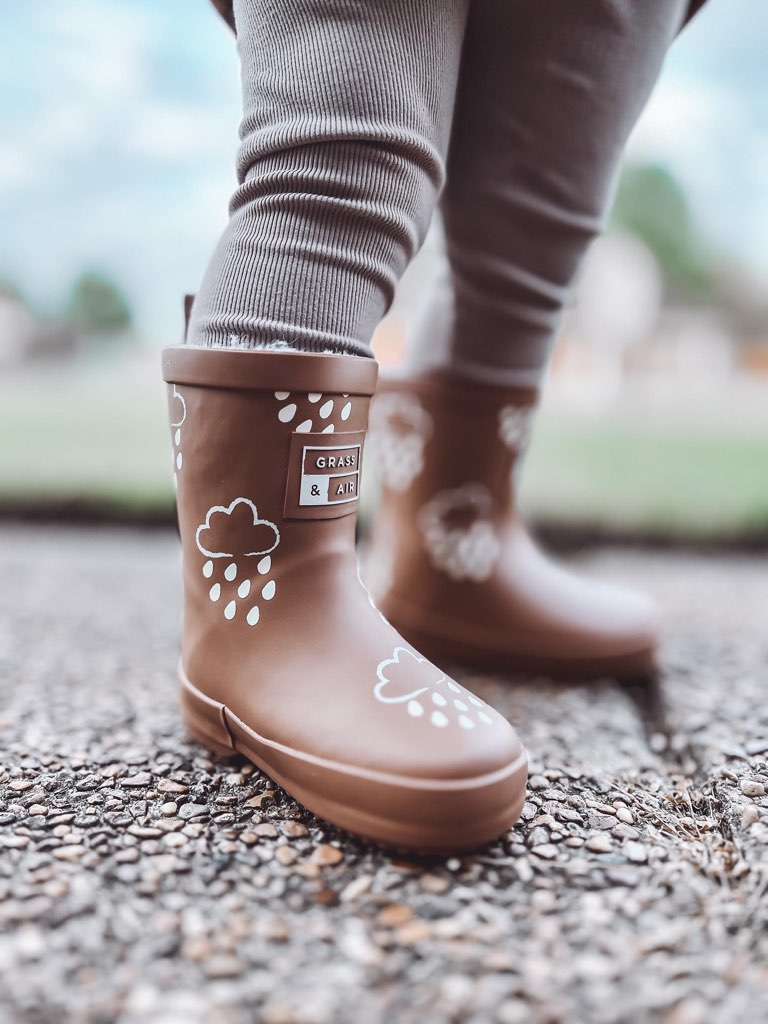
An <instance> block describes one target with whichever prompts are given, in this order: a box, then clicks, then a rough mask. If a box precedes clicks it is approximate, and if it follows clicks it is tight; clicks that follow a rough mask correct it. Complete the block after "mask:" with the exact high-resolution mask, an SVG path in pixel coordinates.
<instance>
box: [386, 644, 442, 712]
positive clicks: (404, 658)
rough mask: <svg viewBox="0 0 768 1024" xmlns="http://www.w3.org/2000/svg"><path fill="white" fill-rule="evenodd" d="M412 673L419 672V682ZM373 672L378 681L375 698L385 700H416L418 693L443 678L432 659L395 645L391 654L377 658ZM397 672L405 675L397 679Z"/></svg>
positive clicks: (394, 701)
mask: <svg viewBox="0 0 768 1024" xmlns="http://www.w3.org/2000/svg"><path fill="white" fill-rule="evenodd" d="M393 666H397V668H393ZM415 673H418V675H419V676H422V678H423V683H422V684H421V685H419V684H418V682H416V681H415V680H414V674H415ZM376 675H377V676H378V677H379V681H378V683H377V684H376V686H375V687H374V690H373V692H374V695H375V697H376V699H377V700H380V701H382V702H383V703H384V704H406V703H408V702H409V701H415V700H416V698H417V697H420V696H421V694H423V693H426V692H427V690H429V689H430V688H431V687H433V686H437V684H438V683H442V682H443V680H444V679H445V673H444V672H441V671H440V669H438V668H435V666H434V665H433V664H432V662H430V661H427V659H426V658H422V657H420V656H419V655H418V654H414V653H413V651H409V650H408V649H407V648H405V647H396V648H395V649H394V651H392V657H391V658H385V659H384V661H381V662H379V666H378V668H377V669H376ZM398 676H400V677H403V676H404V677H405V678H399V679H398ZM414 684H415V685H414ZM387 691H388V692H387Z"/></svg>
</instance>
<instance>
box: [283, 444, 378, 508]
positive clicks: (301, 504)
mask: <svg viewBox="0 0 768 1024" xmlns="http://www.w3.org/2000/svg"><path fill="white" fill-rule="evenodd" d="M364 441H365V432H364V431H362V430H355V431H349V432H346V433H338V434H303V433H298V432H296V433H294V434H293V435H292V436H291V453H290V464H289V467H288V482H287V485H286V491H285V516H286V518H287V519H330V518H333V517H335V516H345V515H349V514H350V513H351V512H354V511H355V510H356V508H357V498H358V491H359V488H360V470H361V462H362V454H363V442H364Z"/></svg>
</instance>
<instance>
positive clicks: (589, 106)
mask: <svg viewBox="0 0 768 1024" xmlns="http://www.w3.org/2000/svg"><path fill="white" fill-rule="evenodd" d="M687 6H688V5H687V0H649V2H642V3H638V2H636V0H580V2H579V3H570V2H567V0H516V2H515V3H509V2H507V0H473V3H472V6H471V10H470V14H469V19H468V22H467V29H466V37H465V48H464V56H463V63H462V71H461V76H460V80H459V89H458V95H457V98H456V113H455V119H454V127H453V134H452V138H451V148H450V152H449V158H448V179H447V184H446V188H445V192H444V194H443V199H442V211H443V216H444V222H445V230H446V236H447V242H446V248H447V266H446V268H445V270H444V272H443V273H442V274H441V275H439V278H442V281H441V283H437V284H436V287H435V291H434V293H433V295H432V296H431V298H430V301H429V303H428V307H429V308H428V311H427V313H426V315H425V317H424V321H423V324H422V326H421V328H420V329H419V331H418V332H417V339H416V342H417V343H416V352H415V354H414V355H415V359H416V360H417V361H418V362H419V363H420V364H422V365H423V364H425V363H426V364H429V363H432V364H434V363H438V362H441V363H443V364H448V365H451V366H452V367H453V368H454V369H456V370H458V371H460V372H462V373H465V374H468V375H471V376H474V377H476V378H479V379H488V380H492V381H495V382H498V381H499V379H500V378H499V375H500V374H501V377H502V379H505V380H507V381H508V382H509V383H514V384H520V385H524V386H536V384H537V383H538V381H539V378H540V376H541V373H542V371H543V369H544V367H545V366H546V363H547V359H548V356H549V353H550V350H551V347H552V340H553V336H554V334H555V331H556V329H557V326H558V323H559V320H560V314H561V312H562V309H563V306H564V304H565V302H566V299H567V297H568V290H569V287H570V285H571V282H572V280H573V278H574V275H575V273H576V270H577V267H578V265H579V262H580V260H581V258H582V256H583V255H584V252H585V251H586V249H587V247H588V246H589V243H590V242H591V241H592V239H593V238H594V237H595V235H596V234H597V233H598V232H599V231H600V229H601V227H602V224H603V219H604V217H605V214H606V211H607V209H608V206H609V202H610V199H611V196H612V192H613V186H614V182H615V179H616V175H617V170H618V167H619V162H620V159H621V156H622V153H623V150H624V146H625V143H626V141H627V137H628V135H629V133H630V130H631V129H632V127H633V125H634V124H635V121H636V119H637V117H638V115H639V114H640V111H641V110H642V108H643V106H644V105H645V103H646V100H647V98H648V95H649V93H650V91H651V89H652V87H653V85H654V83H655V81H656V78H657V76H658V73H659V69H660V67H661V63H662V60H663V58H664V55H665V53H666V51H667V48H668V46H669V44H670V43H671V42H672V40H673V39H674V37H675V35H676V33H677V32H678V30H679V28H680V26H681V24H682V22H683V20H684V18H685V14H686V11H687ZM438 324H439V325H440V326H436V325H438Z"/></svg>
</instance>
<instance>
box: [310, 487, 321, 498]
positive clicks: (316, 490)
mask: <svg viewBox="0 0 768 1024" xmlns="http://www.w3.org/2000/svg"><path fill="white" fill-rule="evenodd" d="M309 493H310V494H311V495H312V497H313V498H319V497H320V488H319V487H318V486H317V484H312V486H311V487H310V489H309Z"/></svg>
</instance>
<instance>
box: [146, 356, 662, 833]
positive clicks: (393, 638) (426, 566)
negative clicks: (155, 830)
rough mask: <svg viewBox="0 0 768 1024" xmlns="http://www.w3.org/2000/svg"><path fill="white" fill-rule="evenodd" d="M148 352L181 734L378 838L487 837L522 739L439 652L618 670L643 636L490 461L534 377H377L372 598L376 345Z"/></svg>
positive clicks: (505, 664)
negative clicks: (173, 598)
mask: <svg viewBox="0 0 768 1024" xmlns="http://www.w3.org/2000/svg"><path fill="white" fill-rule="evenodd" d="M163 371H164V377H165V380H166V381H167V383H168V395H169V406H170V413H171V424H172V436H173V445H174V453H175V455H174V458H175V467H176V477H177V496H178V512H179V527H180V533H181V541H182V547H183V556H184V558H183V567H184V568H183V572H184V630H183V641H182V655H181V663H180V669H179V673H180V682H181V705H182V713H183V717H184V721H185V723H186V726H187V729H188V731H189V732H190V734H191V735H192V736H193V737H194V738H196V739H198V740H199V741H201V742H202V743H204V744H205V745H206V746H208V747H209V748H210V749H212V750H213V751H215V752H216V753H220V754H222V755H231V754H232V753H234V752H235V751H237V752H239V753H241V754H243V755H244V756H246V757H248V758H249V759H250V760H251V761H253V762H254V763H255V764H256V765H258V766H259V767H260V768H261V769H263V770H264V771H265V772H266V773H267V774H268V775H269V776H270V777H271V778H272V779H274V780H275V781H276V782H277V783H278V784H279V785H281V786H282V787H283V788H284V789H286V790H287V791H288V792H289V793H291V794H292V795H293V796H294V797H295V798H296V799H297V800H299V801H300V802H301V803H302V804H304V806H306V807H307V808H308V809H309V810H311V811H312V812H313V813H315V814H317V815H318V816H320V817H322V818H325V819H326V820H327V821H330V822H332V823H333V824H336V825H338V826H341V827H342V828H345V829H347V830H349V831H351V832H355V833H357V834H359V835H361V836H364V837H367V838H369V839H372V840H375V841H377V842H380V843H383V844H386V845H390V846H394V847H397V848H401V849H411V850H417V851H420V852H424V853H446V852H460V851H464V850H470V849H473V848H476V847H478V846H481V845H483V844H484V843H486V842H488V841H490V840H492V839H494V838H496V837H497V836H499V835H501V834H502V833H503V832H505V831H506V830H507V829H508V828H510V827H511V826H512V825H513V824H514V823H515V821H516V820H517V818H518V816H519V814H520V811H521V808H522V804H523V800H524V796H525V782H526V775H527V759H526V754H525V751H524V749H523V747H522V745H521V743H520V741H519V739H518V737H517V735H516V734H515V732H514V730H513V728H512V727H511V725H510V724H509V723H508V722H507V721H506V719H505V718H503V717H502V716H501V715H499V714H498V713H497V712H496V711H494V710H493V708H491V707H490V706H488V705H487V704H486V703H485V702H484V701H482V700H480V699H479V698H478V697H477V696H475V695H474V694H472V693H470V692H469V691H467V690H466V689H465V688H464V687H462V686H461V685H459V683H457V682H456V681H455V680H454V679H452V678H450V677H449V676H448V675H446V673H445V672H444V671H443V670H442V669H441V668H438V667H437V664H439V663H441V662H442V660H443V659H444V658H454V657H455V658H457V659H460V660H464V661H467V662H468V663H470V664H475V665H482V666H485V665H488V666H490V665H493V666H495V667H499V668H518V667H526V668H534V667H535V668H537V669H540V670H542V671H547V670H551V669H555V670H558V671H561V670H574V669H578V670H585V669H589V670H590V671H600V672H605V673H607V672H614V673H617V674H621V673H625V674H626V673H630V674H636V673H638V672H639V671H641V670H642V669H647V668H649V667H650V664H651V660H652V649H653V642H654V637H653V624H652V616H651V613H650V611H649V610H648V609H647V608H646V607H645V606H644V605H642V604H640V603H639V602H638V601H636V600H635V599H634V598H632V597H628V596H626V595H624V594H622V593H619V592H614V591H608V590H603V589H600V588H595V587H591V586H588V585H587V584H585V583H583V582H581V581H578V580H576V579H574V578H572V577H570V576H569V575H567V574H565V573H563V572H562V570H559V569H557V568H555V567H554V566H553V565H551V563H549V562H548V561H547V560H545V559H544V558H543V556H542V555H540V554H539V553H538V552H537V550H536V549H535V548H534V546H533V545H532V544H531V542H530V541H529V540H528V538H527V535H526V534H525V531H524V530H523V528H522V526H521V525H520V523H519V520H518V519H517V516H516V513H515V509H514V497H513V494H512V493H511V489H510V483H509V477H510V472H511V469H512V464H513V463H514V462H515V461H516V458H517V456H518V454H519V451H520V450H521V447H522V444H523V440H524V436H525V433H526V430H527V422H528V416H529V413H530V409H531V407H532V400H533V395H531V394H527V393H526V394H523V395H516V394H510V393H508V392H504V391H502V389H498V390H497V389H489V388H480V387H475V386H469V385H466V384H464V383H461V382H458V381H452V380H450V379H449V378H447V377H441V376H440V375H430V376H425V377H423V378H419V379H414V380H410V381H402V382H400V383H397V384H390V385H387V386H386V387H385V388H384V390H383V392H382V393H381V394H380V396H379V397H378V398H377V400H376V403H375V411H374V425H375V426H376V427H377V429H376V430H375V432H374V436H373V437H372V438H371V445H370V449H371V452H372V454H373V456H374V462H375V465H376V466H377V467H378V468H379V474H380V478H381V481H382V483H383V485H384V493H383V507H382V511H381V515H380V518H379V523H378V526H377V532H376V536H375V539H374V543H373V554H372V559H373V563H374V564H378V565H380V566H383V567H384V570H385V571H384V572H383V573H382V572H379V573H378V577H379V579H378V583H377V591H378V592H379V593H380V598H379V601H377V603H376V604H374V601H373V600H372V599H371V597H370V595H369V592H368V590H366V588H365V587H364V585H363V583H362V582H361V580H360V576H359V572H358V565H357V556H356V551H355V520H356V511H357V505H358V492H359V487H360V479H361V469H362V457H363V450H364V442H365V437H366V430H367V425H368V410H369V404H370V402H371V398H372V396H373V394H374V391H375V389H376V382H377V367H376V364H375V363H374V362H373V361H372V360H365V359H358V358H352V357H348V356H336V355H319V354H308V353H306V354H305V353H296V352H284V351H281V352H274V351H242V350H231V349H217V350H216V349H200V348H192V347H188V346H178V347H174V348H169V349H166V350H165V351H164V353H163ZM380 609H381V610H380ZM382 612H383V613H384V614H382ZM385 615H386V618H385ZM427 655H428V656H429V657H430V658H433V659H434V662H433V661H430V660H428V657H427ZM436 663H437V664H436Z"/></svg>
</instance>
